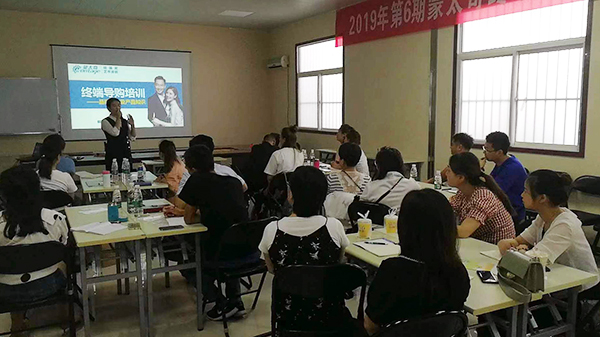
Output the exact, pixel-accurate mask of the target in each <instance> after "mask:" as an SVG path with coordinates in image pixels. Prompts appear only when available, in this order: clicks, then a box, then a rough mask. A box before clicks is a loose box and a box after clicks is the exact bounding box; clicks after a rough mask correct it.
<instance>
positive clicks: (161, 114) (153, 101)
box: [148, 92, 169, 122]
mask: <svg viewBox="0 0 600 337" xmlns="http://www.w3.org/2000/svg"><path fill="white" fill-rule="evenodd" d="M152 117H156V118H158V119H160V120H161V121H163V122H169V119H168V118H167V112H166V111H165V106H164V105H163V104H162V102H161V101H160V98H158V95H157V94H156V92H155V93H154V95H152V96H150V97H148V120H149V121H152Z"/></svg>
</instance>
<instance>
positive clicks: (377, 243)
mask: <svg viewBox="0 0 600 337" xmlns="http://www.w3.org/2000/svg"><path fill="white" fill-rule="evenodd" d="M365 243H367V244H370V245H380V246H385V245H387V243H384V242H369V241H365Z"/></svg>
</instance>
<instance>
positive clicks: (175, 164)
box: [156, 140, 185, 194]
mask: <svg viewBox="0 0 600 337" xmlns="http://www.w3.org/2000/svg"><path fill="white" fill-rule="evenodd" d="M158 154H159V156H160V159H162V160H163V162H164V166H163V168H164V173H163V174H161V175H160V176H159V177H158V178H157V179H156V182H159V183H166V184H168V185H169V190H170V191H171V192H172V193H173V194H175V193H177V191H178V190H179V183H180V182H181V178H182V177H183V173H184V172H185V165H183V162H182V161H181V159H179V157H177V148H176V147H175V144H174V143H173V142H172V141H170V140H163V141H162V142H160V144H159V145H158Z"/></svg>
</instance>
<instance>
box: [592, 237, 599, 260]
mask: <svg viewBox="0 0 600 337" xmlns="http://www.w3.org/2000/svg"><path fill="white" fill-rule="evenodd" d="M598 241H600V231H597V232H596V237H595V238H594V243H592V252H593V253H594V255H598Z"/></svg>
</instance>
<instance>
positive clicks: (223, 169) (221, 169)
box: [177, 163, 247, 195]
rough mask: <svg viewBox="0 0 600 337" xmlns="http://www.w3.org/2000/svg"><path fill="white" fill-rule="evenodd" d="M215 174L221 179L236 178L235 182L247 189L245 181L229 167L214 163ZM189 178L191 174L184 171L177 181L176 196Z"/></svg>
mask: <svg viewBox="0 0 600 337" xmlns="http://www.w3.org/2000/svg"><path fill="white" fill-rule="evenodd" d="M215 173H216V174H218V175H220V176H223V177H233V178H236V179H237V180H239V181H240V183H241V184H242V187H244V189H246V188H247V186H246V181H245V180H244V178H242V177H240V176H239V175H238V174H237V173H235V171H234V170H233V169H232V168H231V167H229V166H226V165H221V164H217V163H215ZM190 176H191V174H190V173H189V172H188V170H185V171H184V172H183V176H182V177H181V180H180V181H179V189H178V190H177V195H179V193H181V191H182V190H183V186H185V183H186V182H187V181H188V179H189V178H190Z"/></svg>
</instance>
